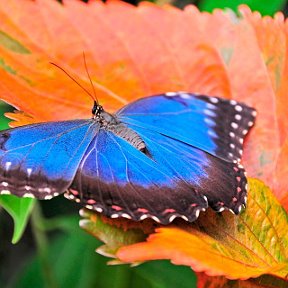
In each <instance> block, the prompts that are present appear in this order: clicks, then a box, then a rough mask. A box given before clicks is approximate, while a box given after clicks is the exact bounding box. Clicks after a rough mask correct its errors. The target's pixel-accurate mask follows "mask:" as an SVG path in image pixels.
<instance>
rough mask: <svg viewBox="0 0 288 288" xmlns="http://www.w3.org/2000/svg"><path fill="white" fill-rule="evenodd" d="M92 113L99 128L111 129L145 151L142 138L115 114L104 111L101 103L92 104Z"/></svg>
mask: <svg viewBox="0 0 288 288" xmlns="http://www.w3.org/2000/svg"><path fill="white" fill-rule="evenodd" d="M92 113H93V119H94V120H95V121H97V122H98V123H99V124H100V129H105V130H107V131H111V132H112V133H114V134H115V135H117V136H119V137H121V138H122V139H124V140H125V141H127V142H128V143H130V144H131V145H132V146H134V147H135V148H136V149H138V150H140V151H142V152H144V153H146V152H147V149H146V145H145V142H144V141H143V140H142V138H141V136H140V135H139V134H137V133H136V132H135V131H134V130H132V129H130V128H128V127H127V126H126V125H125V124H124V123H122V122H121V121H119V120H118V119H117V117H116V116H115V115H113V114H110V113H107V112H106V111H104V109H103V107H102V106H101V105H98V104H94V107H93V109H92Z"/></svg>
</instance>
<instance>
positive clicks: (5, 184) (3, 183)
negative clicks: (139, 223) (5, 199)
mask: <svg viewBox="0 0 288 288" xmlns="http://www.w3.org/2000/svg"><path fill="white" fill-rule="evenodd" d="M1 185H2V186H4V187H8V186H9V184H8V182H5V181H3V182H2V183H1Z"/></svg>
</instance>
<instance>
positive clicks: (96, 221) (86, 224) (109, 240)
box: [80, 209, 146, 264]
mask: <svg viewBox="0 0 288 288" xmlns="http://www.w3.org/2000/svg"><path fill="white" fill-rule="evenodd" d="M80 215H81V216H82V217H83V218H84V219H82V220H80V227H81V228H82V229H84V230H86V231H87V232H88V233H90V234H92V235H93V236H94V237H96V238H97V239H99V240H101V241H102V242H104V243H105V245H103V246H101V247H99V248H98V249H97V252H98V253H100V254H101V255H105V256H108V257H112V258H114V257H115V253H116V251H117V250H118V249H119V247H122V246H125V245H130V244H133V243H137V242H141V241H144V240H145V238H146V235H145V233H144V232H143V231H142V230H141V229H127V230H123V229H122V228H119V227H116V226H112V225H110V224H108V223H105V222H104V221H102V219H101V217H99V215H98V214H97V213H94V212H92V211H89V210H87V209H82V210H81V211H80ZM114 264H116V263H114Z"/></svg>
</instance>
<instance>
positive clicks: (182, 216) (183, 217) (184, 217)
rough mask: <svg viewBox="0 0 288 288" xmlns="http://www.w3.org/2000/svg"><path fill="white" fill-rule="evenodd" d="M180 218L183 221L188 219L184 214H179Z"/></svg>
mask: <svg viewBox="0 0 288 288" xmlns="http://www.w3.org/2000/svg"><path fill="white" fill-rule="evenodd" d="M180 217H181V218H182V219H184V220H185V221H189V219H188V218H187V217H186V216H185V215H181V216H180Z"/></svg>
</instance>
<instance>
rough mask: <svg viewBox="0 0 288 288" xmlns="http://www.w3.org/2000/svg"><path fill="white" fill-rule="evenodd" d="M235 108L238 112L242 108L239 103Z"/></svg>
mask: <svg viewBox="0 0 288 288" xmlns="http://www.w3.org/2000/svg"><path fill="white" fill-rule="evenodd" d="M235 110H236V111H238V112H241V111H242V110H243V108H242V107H241V106H240V105H236V106H235Z"/></svg>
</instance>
